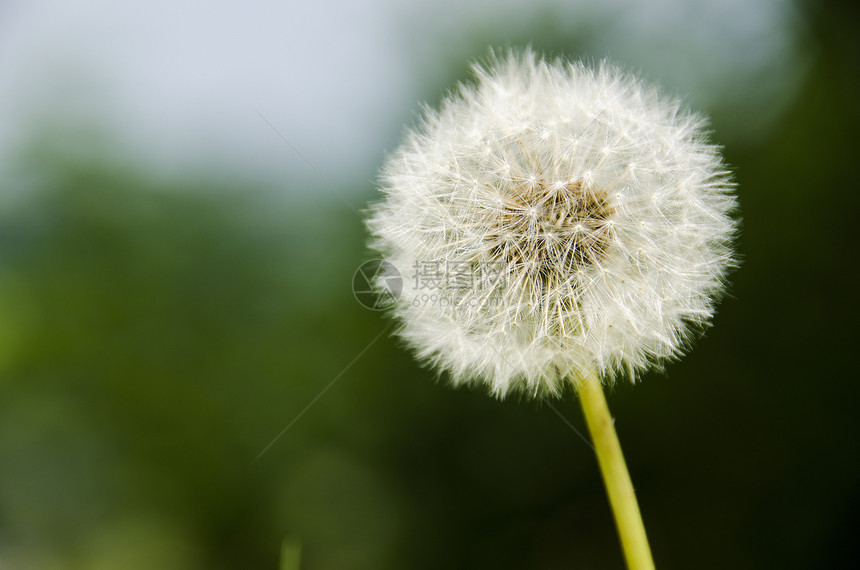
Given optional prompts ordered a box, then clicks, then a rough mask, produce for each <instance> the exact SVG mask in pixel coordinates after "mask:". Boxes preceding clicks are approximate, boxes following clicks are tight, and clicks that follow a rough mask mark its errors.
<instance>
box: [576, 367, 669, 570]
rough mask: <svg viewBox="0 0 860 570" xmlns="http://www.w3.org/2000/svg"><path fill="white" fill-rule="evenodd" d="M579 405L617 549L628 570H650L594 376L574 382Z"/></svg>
mask: <svg viewBox="0 0 860 570" xmlns="http://www.w3.org/2000/svg"><path fill="white" fill-rule="evenodd" d="M575 384H576V390H577V392H578V393H579V402H580V404H581V405H582V412H583V414H584V415H585V422H586V423H587V424H588V431H589V432H590V433H591V439H592V441H593V442H594V452H595V453H596V454H597V462H598V463H599V464H600V471H601V473H602V474H603V482H604V484H605V485H606V494H607V495H609V504H610V505H611V506H612V513H613V515H614V516H615V525H616V527H618V535H619V538H620V539H621V548H622V550H623V551H624V558H625V560H626V561H627V568H629V570H653V569H654V560H653V559H652V558H651V548H650V547H649V546H648V538H647V536H645V525H644V524H643V523H642V514H641V513H640V512H639V504H638V503H637V502H636V493H635V492H634V490H633V483H632V482H631V481H630V473H629V472H628V471H627V464H626V463H625V462H624V455H623V454H622V453H621V444H620V443H619V442H618V435H617V434H616V433H615V425H614V424H613V421H612V416H610V415H609V407H608V406H607V405H606V398H605V397H604V395H603V387H602V385H601V383H600V381H599V380H598V379H597V377H596V376H594V375H593V374H592V375H585V376H584V377H583V378H581V379H579V381H578V382H575Z"/></svg>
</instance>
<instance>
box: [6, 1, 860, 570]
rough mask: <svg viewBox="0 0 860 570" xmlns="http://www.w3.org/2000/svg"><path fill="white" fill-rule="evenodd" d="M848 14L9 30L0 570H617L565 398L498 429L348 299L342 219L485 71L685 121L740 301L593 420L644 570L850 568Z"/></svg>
mask: <svg viewBox="0 0 860 570" xmlns="http://www.w3.org/2000/svg"><path fill="white" fill-rule="evenodd" d="M858 22H860V18H858V13H857V9H856V8H855V7H854V4H852V3H849V2H845V3H843V4H815V3H812V2H792V1H788V0H763V1H761V2H744V1H742V0H729V1H725V0H697V1H694V2H677V3H676V2H670V1H669V0H658V1H655V2H650V3H640V2H633V1H632V0H630V1H627V0H610V1H607V2H602V3H589V2H585V1H574V2H560V1H552V0H538V1H532V2H525V1H520V2H514V1H511V0H505V1H501V2H491V1H489V0H487V1H463V0H458V1H453V0H442V1H437V2H430V1H421V2H417V3H414V4H412V5H406V4H404V3H398V2H395V1H394V0H372V1H371V2H369V3H365V4H361V5H359V4H357V3H356V4H353V3H349V2H347V1H346V0H335V1H331V2H319V3H316V4H312V3H308V2H304V3H299V2H285V3H277V2H265V1H262V0H257V1H251V2H246V3H243V4H241V5H240V4H239V3H232V2H227V1H218V2H207V3H204V2H185V3H179V4H176V3H173V2H169V1H167V0H155V1H152V2H148V3H145V4H137V5H128V4H123V3H110V2H107V1H106V0H101V1H100V0H90V1H85V0H79V1H76V2H50V1H46V0H36V1H33V0H28V1H26V2H25V1H24V0H12V1H9V0H7V1H5V2H2V3H0V568H2V569H3V570H7V569H23V570H30V569H38V570H42V569H114V568H123V569H128V570H136V569H141V570H142V569H151V568H161V569H167V570H170V569H183V570H184V569H189V570H194V569H204V568H205V569H207V570H211V569H232V568H259V569H265V568H278V565H279V557H280V551H281V544H282V542H283V541H285V540H286V541H287V544H296V543H299V542H300V543H301V548H302V555H301V557H302V568H304V569H310V570H314V569H338V570H339V569H351V568H358V569H439V568H452V569H459V568H462V569H467V568H468V569H477V568H494V569H501V568H530V569H542V570H543V569H546V570H549V569H556V568H583V569H589V568H595V569H614V568H618V569H620V568H622V567H623V561H622V557H621V553H620V549H619V546H618V544H617V539H616V535H615V530H614V527H613V523H612V519H611V514H610V511H609V508H608V505H607V502H606V499H605V496H604V491H603V487H602V483H601V480H600V475H599V472H598V469H597V465H596V461H595V459H594V457H593V455H592V453H591V450H590V449H589V448H588V447H587V446H586V445H585V443H583V441H582V440H581V439H580V438H579V436H578V435H577V433H576V431H575V430H578V431H580V432H583V433H584V432H585V427H584V424H583V421H582V418H581V415H580V412H579V410H578V406H577V402H576V401H575V399H574V398H573V397H572V394H567V395H566V397H565V398H563V399H562V400H558V401H554V402H552V406H554V407H555V409H556V410H557V411H558V412H559V414H560V415H561V416H562V417H563V418H564V420H565V421H566V422H567V423H569V424H570V426H572V427H573V429H571V427H570V426H569V425H567V423H565V421H563V420H562V418H560V417H559V415H557V414H556V412H555V411H554V410H553V408H552V406H550V405H548V404H547V403H542V402H534V401H529V400H524V401H515V400H509V401H504V402H499V401H495V400H493V399H491V398H490V397H488V396H487V395H486V394H484V393H482V392H481V391H480V390H453V389H451V388H449V387H448V386H447V385H446V384H445V382H444V379H441V380H440V379H438V378H436V377H435V376H434V375H433V374H432V373H431V372H428V371H426V370H424V369H422V368H420V367H419V366H418V365H416V364H415V362H414V361H413V359H412V357H411V355H410V354H408V353H407V352H406V351H405V350H403V348H402V347H401V346H399V345H398V342H397V341H396V340H395V339H393V338H391V337H390V336H389V334H388V332H387V330H386V327H387V326H388V324H389V322H388V321H387V320H386V319H385V318H384V317H383V315H381V314H380V313H376V312H372V311H369V310H366V309H364V308H363V307H361V306H360V305H359V304H358V303H357V302H356V300H355V299H354V298H353V294H352V291H351V280H352V277H353V272H354V271H355V270H356V268H357V267H358V266H359V265H360V264H361V263H362V262H363V261H365V260H367V259H370V258H372V257H373V256H372V254H371V253H370V252H368V251H367V249H366V248H365V242H366V234H365V231H364V229H363V226H362V221H361V215H360V210H361V209H362V208H364V207H365V206H366V205H367V204H368V203H369V202H370V201H372V200H373V199H374V198H375V196H376V194H375V190H374V176H375V172H376V169H377V168H378V165H379V163H380V162H381V160H382V159H383V157H384V156H385V153H386V151H389V150H391V149H392V148H393V147H394V146H395V145H396V144H397V142H398V140H399V137H400V135H401V132H402V128H403V126H404V125H407V124H410V123H411V122H412V121H414V119H415V114H416V112H417V110H418V108H419V106H418V105H419V102H421V101H425V102H428V103H430V104H433V103H435V102H438V100H439V99H440V98H441V97H442V96H443V94H444V93H445V91H446V89H448V88H449V87H450V86H451V85H452V84H453V83H454V82H455V81H457V80H460V79H464V78H467V77H468V64H469V61H470V60H472V59H473V58H475V57H482V56H485V55H487V53H488V46H497V47H498V46H501V47H504V46H523V45H526V44H531V45H533V46H534V47H536V48H538V49H540V50H545V51H547V52H551V53H554V54H560V55H564V56H565V57H569V58H586V59H589V60H599V59H601V58H604V57H610V58H612V59H614V60H615V61H617V62H619V63H621V64H622V65H624V66H625V67H627V68H628V69H631V70H635V71H637V72H639V73H641V74H642V75H644V76H646V77H648V78H649V79H651V80H653V81H655V82H658V83H660V84H661V85H663V86H664V88H665V89H666V90H667V91H669V92H671V93H675V94H677V95H679V96H681V97H683V99H684V101H685V102H686V103H687V104H689V105H690V106H692V107H694V108H695V109H698V110H701V111H704V112H706V113H708V114H709V115H710V116H711V118H712V120H711V125H712V128H713V131H714V132H713V138H714V140H715V141H716V142H718V143H719V144H721V145H724V147H725V154H726V157H727V160H728V162H729V163H730V164H731V165H732V168H733V169H734V171H735V172H736V181H737V183H738V193H739V196H740V203H741V208H742V217H743V234H742V237H741V239H740V242H739V250H740V253H741V255H742V257H743V260H744V262H743V266H742V268H741V269H740V270H739V271H738V272H736V274H735V275H734V277H733V286H732V288H731V291H730V296H729V297H728V298H727V299H726V300H725V301H724V302H722V304H721V305H720V310H719V314H718V316H717V318H716V322H715V326H714V328H713V329H711V330H710V331H709V332H708V333H707V334H706V335H705V336H704V337H703V338H701V339H700V340H699V342H698V343H697V346H696V348H695V350H694V351H693V352H692V353H691V354H690V355H689V356H688V357H686V358H685V359H683V360H682V361H680V362H678V363H675V364H672V365H671V366H669V367H668V369H667V371H666V372H665V373H653V374H649V375H647V376H646V377H645V378H644V379H643V381H642V382H641V383H640V384H638V385H635V386H631V385H627V384H624V385H618V386H616V387H615V388H614V389H613V390H612V393H611V394H610V396H609V401H610V407H611V408H612V410H613V413H614V414H615V416H616V426H617V429H618V431H619V433H620V437H621V440H622V444H623V446H624V448H625V452H626V454H627V460H628V464H629V466H630V469H631V471H632V475H633V479H634V482H635V484H636V486H637V490H638V494H639V497H640V502H641V507H642V511H643V514H644V518H645V522H646V526H647V528H648V532H649V534H650V538H651V541H652V548H653V551H654V555H655V558H656V562H657V565H658V567H660V568H683V569H688V568H698V569H707V568H715V569H717V568H719V569H725V568H735V569H746V568H750V569H752V568H846V567H851V566H852V565H855V564H857V563H858V560H860V553H858V547H857V542H856V537H855V536H854V534H853V531H852V530H851V529H853V528H855V527H854V526H853V525H854V524H856V523H857V519H858V513H860V487H858V483H860V453H858V451H860V449H858V447H860V446H858V434H860V414H858V412H857V405H858V396H860V382H858V378H857V376H858V375H857V371H856V370H857V366H856V363H854V361H853V359H854V358H855V357H856V344H857V340H858V335H857V333H856V327H857V322H858V317H860V314H858V310H857V308H858V307H857V297H856V295H857V293H856V286H857V271H856V268H857V263H858V256H857V244H858V222H860V219H858V210H860V209H858V194H859V193H858V190H860V188H858V174H857V172H858V171H857V166H856V161H857V154H858V143H857V140H858V139H857V133H858V132H860V131H858V129H860V105H858V100H860V49H858V45H859V44H858V38H857V31H856V30H857V27H856V26H857V23H858Z"/></svg>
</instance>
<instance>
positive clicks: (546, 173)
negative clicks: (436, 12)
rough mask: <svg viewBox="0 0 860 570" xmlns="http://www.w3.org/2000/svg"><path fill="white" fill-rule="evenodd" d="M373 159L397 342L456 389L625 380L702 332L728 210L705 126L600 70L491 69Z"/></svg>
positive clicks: (540, 64)
mask: <svg viewBox="0 0 860 570" xmlns="http://www.w3.org/2000/svg"><path fill="white" fill-rule="evenodd" d="M474 73H475V76H476V83H475V84H474V85H460V86H459V89H458V90H457V91H456V92H455V93H453V94H451V95H450V96H448V97H447V98H446V100H445V101H444V102H443V103H442V105H441V108H440V109H439V110H438V111H434V110H426V111H425V112H424V114H423V117H422V118H421V120H420V122H419V124H418V125H417V126H416V127H415V128H413V129H411V130H409V131H408V132H407V133H406V136H405V140H404V142H403V143H402V145H401V146H400V148H399V149H397V150H396V151H395V152H394V153H393V154H392V155H391V156H390V157H389V158H388V159H387V161H386V163H385V165H384V167H383V169H382V173H381V186H382V192H383V194H384V200H383V201H382V202H380V203H378V204H376V205H375V206H374V207H373V210H372V215H371V217H370V219H369V221H368V226H369V228H370V231H371V233H372V235H373V237H374V240H373V243H372V245H373V247H374V248H375V249H377V250H378V251H379V252H380V253H381V254H382V255H383V256H384V258H385V259H386V261H388V262H389V263H391V264H393V265H394V267H396V268H397V269H398V270H399V271H400V273H401V274H402V275H403V277H404V292H403V294H402V296H401V297H400V298H399V300H398V301H397V302H396V304H395V305H394V307H393V312H394V314H395V315H396V316H397V317H398V319H399V321H400V329H399V334H400V335H401V336H402V338H403V339H405V340H406V341H407V342H408V343H409V344H410V345H411V346H412V347H413V348H414V349H415V350H416V351H417V354H418V356H419V357H420V358H421V359H423V360H425V361H428V362H430V363H432V364H433V365H435V366H436V367H437V368H438V369H439V370H441V371H447V372H448V373H449V375H450V377H451V379H452V381H453V382H454V383H455V384H462V383H467V382H484V383H486V384H487V386H488V387H489V388H490V390H491V391H492V393H493V394H495V395H496V396H499V397H503V396H505V395H506V394H508V393H510V392H512V391H523V392H527V393H529V394H535V395H538V394H558V393H560V391H561V389H562V388H563V386H564V382H565V379H575V378H578V377H581V375H582V374H586V373H593V372H597V373H598V374H600V375H601V377H602V378H604V379H605V380H606V381H609V382H611V381H613V380H614V379H615V378H616V376H617V375H618V374H627V375H629V377H630V378H631V380H635V378H636V376H637V374H639V373H641V372H642V371H644V370H646V369H648V368H649V367H651V366H661V365H662V363H663V362H665V361H666V360H668V359H672V358H676V357H678V356H680V355H681V353H682V352H683V351H684V350H685V348H686V347H687V346H688V345H689V340H690V338H691V336H692V335H693V334H694V333H695V332H696V331H697V330H701V329H702V328H703V327H705V326H707V325H708V324H709V322H710V320H711V318H712V316H713V314H714V303H715V300H716V298H717V297H718V296H719V295H720V293H721V291H722V290H723V287H724V284H725V275H726V272H727V270H728V269H729V268H730V267H732V266H733V265H734V257H733V254H732V249H731V247H732V239H733V235H734V233H735V230H736V224H735V221H734V220H733V219H732V217H731V214H732V212H733V210H734V209H735V199H734V196H733V194H732V192H731V186H732V184H731V182H730V180H729V173H728V172H727V171H726V170H725V168H724V166H723V163H722V160H721V158H720V155H719V151H718V149H717V147H715V146H713V145H711V144H709V143H708V141H707V140H706V135H705V133H704V132H703V126H704V119H703V118H702V117H701V116H699V115H696V114H693V113H690V112H689V111H686V110H684V109H683V108H682V107H681V106H680V104H679V102H678V101H676V100H673V99H669V98H666V97H664V96H662V95H660V94H659V93H658V92H657V91H656V90H655V89H653V88H652V87H650V86H648V85H647V84H645V83H643V82H642V81H641V80H639V79H638V78H636V77H633V76H631V75H629V74H625V73H622V72H620V71H619V70H618V69H616V68H615V67H613V66H611V65H609V64H607V63H603V64H601V65H600V66H599V67H598V68H597V69H591V68H589V67H586V66H585V65H583V64H580V63H566V62H563V61H546V60H544V59H542V58H541V57H539V56H537V55H536V54H534V53H533V52H531V51H528V50H527V51H525V52H521V53H509V54H507V55H505V56H502V57H493V58H491V59H490V61H489V63H488V64H486V65H485V66H481V65H476V66H475V67H474Z"/></svg>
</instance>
